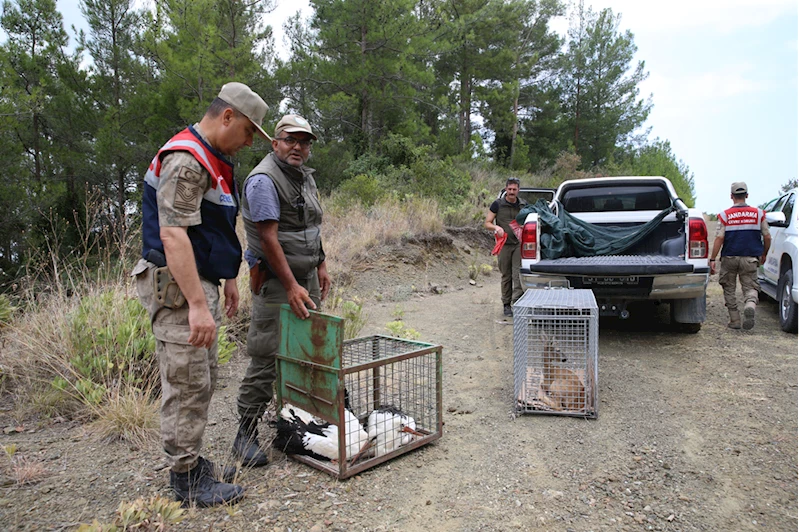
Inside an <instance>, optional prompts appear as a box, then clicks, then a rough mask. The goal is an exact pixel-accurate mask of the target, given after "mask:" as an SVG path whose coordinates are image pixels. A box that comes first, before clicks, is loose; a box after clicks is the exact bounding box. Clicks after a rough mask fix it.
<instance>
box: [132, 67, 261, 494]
mask: <svg viewBox="0 0 799 532" xmlns="http://www.w3.org/2000/svg"><path fill="white" fill-rule="evenodd" d="M266 110H267V105H266V103H264V101H263V100H262V99H261V97H260V96H258V95H257V94H255V93H254V92H253V91H252V90H250V88H249V87H247V86H246V85H244V84H241V83H235V82H234V83H228V84H226V85H225V86H223V87H222V90H221V91H220V92H219V96H218V97H217V98H216V99H215V100H214V101H213V102H212V104H211V106H210V107H209V108H208V111H206V113H205V115H204V116H203V118H202V120H201V121H200V122H199V123H198V124H194V125H193V126H189V127H188V128H186V129H185V130H183V131H181V132H180V133H178V134H177V135H175V136H174V137H173V138H172V139H171V140H170V141H169V142H167V143H166V144H165V145H164V146H163V147H162V148H161V149H160V150H159V152H158V154H157V155H156V156H155V158H154V159H153V161H152V163H151V164H150V168H149V170H148V171H147V173H146V175H145V178H144V191H143V197H142V243H143V249H142V259H141V260H140V261H139V263H138V264H137V265H136V268H135V269H134V271H133V274H134V275H135V276H136V278H137V289H138V292H139V297H140V299H141V301H142V304H143V305H144V306H145V308H147V310H148V311H149V313H150V319H151V322H152V326H153V334H154V335H155V338H156V353H157V355H158V360H159V366H160V373H161V389H162V401H161V440H162V443H163V447H164V451H166V455H167V460H168V462H169V465H170V467H171V470H170V485H171V486H172V489H173V490H174V491H175V495H176V497H177V499H178V500H180V501H183V502H185V503H189V502H194V503H196V504H197V505H198V506H211V505H216V504H225V503H234V502H236V501H238V500H239V499H241V498H242V497H243V495H244V489H243V488H242V487H241V486H238V485H234V484H230V483H228V482H231V481H232V480H233V477H234V476H235V474H236V470H235V468H225V470H223V471H221V472H220V471H216V470H215V469H216V468H215V467H214V465H213V464H212V463H211V462H210V461H208V460H206V459H205V458H203V457H202V456H200V447H201V445H202V436H203V432H204V431H205V425H206V422H207V419H208V406H209V404H210V401H211V396H212V394H213V390H214V386H215V384H216V376H217V354H218V353H217V331H218V328H219V324H220V321H221V311H220V308H219V283H220V282H221V281H222V280H224V293H225V313H226V314H227V316H228V317H232V316H233V315H234V314H235V313H236V310H237V308H238V302H239V293H238V288H237V285H236V275H237V274H238V271H239V266H240V264H241V245H240V244H239V240H238V237H237V236H236V217H237V214H238V210H239V205H238V201H237V197H238V191H237V186H236V181H235V179H234V178H233V165H232V164H231V163H230V161H228V159H227V158H226V156H230V155H234V154H235V153H236V152H238V151H239V149H241V148H243V147H244V146H249V145H251V144H252V139H253V134H254V133H256V132H258V133H259V134H260V135H261V136H263V137H264V138H268V136H267V135H266V133H265V132H264V131H263V129H261V122H262V121H263V118H264V115H265V114H266Z"/></svg>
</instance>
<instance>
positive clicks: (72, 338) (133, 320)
mask: <svg viewBox="0 0 799 532" xmlns="http://www.w3.org/2000/svg"><path fill="white" fill-rule="evenodd" d="M67 319H68V321H69V328H68V334H69V344H70V346H69V347H70V349H69V352H70V355H69V364H70V366H71V368H72V369H73V370H74V372H75V374H76V376H77V377H78V383H79V384H76V387H77V386H80V387H81V389H79V391H80V392H81V393H82V394H83V392H86V393H87V394H88V397H94V396H96V395H97V393H99V392H97V391H96V387H92V386H91V385H90V384H89V383H94V384H96V385H98V386H100V385H107V384H110V383H111V381H113V380H115V379H117V378H122V379H123V380H124V381H125V382H128V383H143V382H146V381H149V380H150V379H151V378H152V377H153V374H154V371H155V370H157V367H158V363H157V361H156V360H155V337H154V336H153V334H152V331H151V328H150V318H149V316H148V315H147V311H146V310H145V309H144V307H142V306H141V304H140V303H139V302H138V300H136V299H132V298H126V297H124V295H123V294H121V293H119V292H117V291H114V290H108V291H104V292H100V293H99V294H97V295H89V296H85V297H83V298H82V299H81V301H80V304H79V305H78V308H77V309H76V310H75V311H74V312H73V313H72V314H71V315H70V316H68V317H67ZM84 380H85V381H88V382H87V383H83V384H80V383H81V382H82V381H84Z"/></svg>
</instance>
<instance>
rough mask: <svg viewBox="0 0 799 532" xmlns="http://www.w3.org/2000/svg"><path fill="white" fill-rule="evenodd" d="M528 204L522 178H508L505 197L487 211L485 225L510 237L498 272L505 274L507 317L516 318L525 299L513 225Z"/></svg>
mask: <svg viewBox="0 0 799 532" xmlns="http://www.w3.org/2000/svg"><path fill="white" fill-rule="evenodd" d="M525 205H527V203H526V202H525V201H524V200H523V199H521V198H520V197H519V178H517V177H511V178H508V180H507V182H506V183H505V195H504V196H503V197H502V198H499V199H497V200H495V201H494V203H492V204H491V207H489V209H488V215H487V216H486V220H485V223H484V224H483V225H484V227H485V228H486V229H490V230H491V231H493V232H494V234H495V235H498V236H502V235H507V240H506V241H505V244H504V245H503V246H502V249H501V250H500V252H499V257H498V261H499V271H500V273H501V274H502V285H501V288H502V311H503V313H504V315H505V316H513V308H512V306H511V305H513V304H514V303H515V302H516V300H517V299H519V298H520V297H522V295H523V294H524V291H523V290H522V280H521V277H519V269H520V268H521V265H522V255H521V252H522V251H521V248H520V247H519V239H518V238H516V235H515V234H514V233H513V230H512V229H511V227H510V222H512V221H513V220H515V219H516V215H517V214H519V211H521V210H522V207H524V206H525Z"/></svg>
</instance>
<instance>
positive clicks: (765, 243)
mask: <svg viewBox="0 0 799 532" xmlns="http://www.w3.org/2000/svg"><path fill="white" fill-rule="evenodd" d="M748 197H749V190H748V188H747V186H746V183H744V182H743V181H738V182H735V183H733V184H732V187H731V189H730V199H732V201H733V206H732V207H730V208H729V209H727V210H725V211H724V212H721V213H719V221H718V224H716V239H715V240H714V241H713V251H712V252H711V254H710V273H716V263H717V260H716V257H717V256H718V254H719V250H721V270H720V271H719V284H720V285H721V287H722V288H723V289H724V305H725V306H726V307H727V311H728V312H729V314H730V323H729V324H727V327H729V328H730V329H741V328H743V329H746V330H749V329H751V328H752V327H754V326H755V309H756V308H757V300H758V292H760V284H759V283H758V282H757V267H758V266H759V265H760V264H763V263H764V262H765V261H766V255H767V254H768V249H769V247H770V246H771V233H769V229H768V223H767V222H766V214H765V213H764V212H763V210H762V209H760V208H758V207H750V206H749V205H747V204H746V198H748ZM737 279H740V280H741V290H742V291H743V295H744V319H743V322H741V314H740V312H739V311H738V300H737V298H736V296H735V286H736V280H737Z"/></svg>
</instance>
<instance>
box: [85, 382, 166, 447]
mask: <svg viewBox="0 0 799 532" xmlns="http://www.w3.org/2000/svg"><path fill="white" fill-rule="evenodd" d="M152 397H153V394H152V393H150V392H149V391H141V390H138V389H135V388H133V387H129V386H128V387H124V388H123V389H122V390H117V391H115V392H112V393H110V394H108V397H107V398H106V400H104V401H103V402H102V403H100V404H99V405H98V406H96V407H94V409H93V410H94V417H95V418H96V420H95V421H93V422H92V424H91V426H90V427H89V430H90V431H91V432H92V433H93V434H95V435H96V436H98V437H99V438H101V439H103V440H109V441H118V440H123V441H126V442H128V443H130V444H131V445H133V446H135V447H137V448H143V447H149V446H150V445H152V444H154V443H156V442H157V441H158V434H159V411H158V404H157V403H156V402H155V401H153V399H152Z"/></svg>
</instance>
